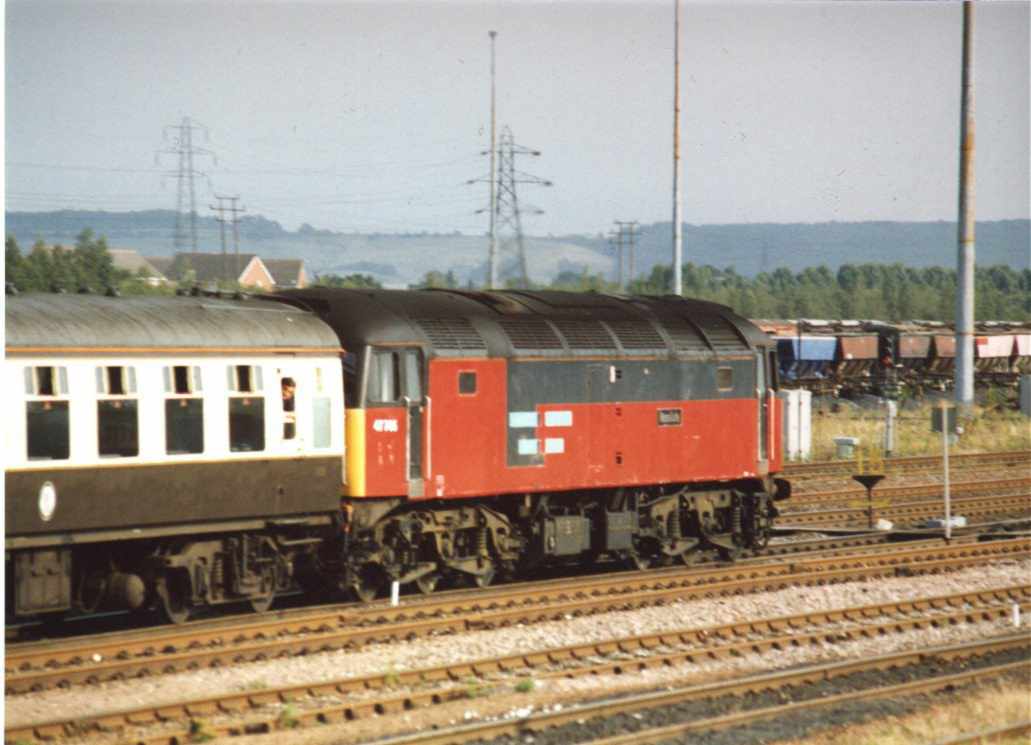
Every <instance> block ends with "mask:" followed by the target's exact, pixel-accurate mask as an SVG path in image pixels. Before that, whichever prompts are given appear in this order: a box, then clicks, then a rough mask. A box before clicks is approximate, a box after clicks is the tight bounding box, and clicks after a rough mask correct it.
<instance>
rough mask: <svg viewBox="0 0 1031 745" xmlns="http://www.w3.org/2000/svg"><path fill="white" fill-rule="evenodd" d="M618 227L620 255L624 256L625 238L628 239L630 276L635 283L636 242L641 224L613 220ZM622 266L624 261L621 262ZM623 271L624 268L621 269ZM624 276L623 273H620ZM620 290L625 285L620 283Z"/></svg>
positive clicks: (634, 221) (633, 221) (635, 221)
mask: <svg viewBox="0 0 1031 745" xmlns="http://www.w3.org/2000/svg"><path fill="white" fill-rule="evenodd" d="M613 222H614V223H615V224H616V227H617V228H618V229H619V244H620V255H622V247H623V245H624V240H623V239H624V238H626V246H627V247H628V249H629V251H628V252H627V254H628V259H629V260H628V262H627V263H628V269H629V271H628V275H629V277H630V282H633V281H634V241H635V239H636V238H637V228H638V225H639V224H640V223H638V222H637V220H613ZM621 264H622V261H621ZM620 269H621V270H622V266H621V267H620ZM620 273H621V274H622V271H621V272H620ZM620 289H624V288H623V283H622V282H620Z"/></svg>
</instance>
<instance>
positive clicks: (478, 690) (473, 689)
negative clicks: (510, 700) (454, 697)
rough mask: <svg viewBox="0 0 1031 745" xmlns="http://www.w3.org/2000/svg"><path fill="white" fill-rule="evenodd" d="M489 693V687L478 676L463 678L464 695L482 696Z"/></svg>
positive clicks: (471, 696)
mask: <svg viewBox="0 0 1031 745" xmlns="http://www.w3.org/2000/svg"><path fill="white" fill-rule="evenodd" d="M488 693H490V687H489V686H485V685H484V684H483V681H481V680H480V679H479V678H466V680H465V697H466V698H482V697H484V696H486V695H487V694H488Z"/></svg>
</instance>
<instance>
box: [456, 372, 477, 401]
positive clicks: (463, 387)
mask: <svg viewBox="0 0 1031 745" xmlns="http://www.w3.org/2000/svg"><path fill="white" fill-rule="evenodd" d="M458 393H459V394H461V395H463V396H472V395H474V394H475V393H476V373H474V372H460V373H458Z"/></svg>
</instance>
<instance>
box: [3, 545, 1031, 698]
mask: <svg viewBox="0 0 1031 745" xmlns="http://www.w3.org/2000/svg"><path fill="white" fill-rule="evenodd" d="M1029 555H1031V539H1009V540H1001V541H993V542H989V543H966V544H961V545H951V546H949V545H945V544H941V543H939V544H938V545H936V546H928V545H923V546H921V547H920V548H906V549H903V550H895V551H881V552H860V553H856V554H851V555H844V556H833V557H822V558H809V559H804V560H800V561H795V562H791V563H781V564H776V565H761V564H760V565H753V566H751V567H728V568H726V569H724V570H719V571H718V572H715V573H714V572H712V571H708V572H706V571H703V572H698V571H694V572H692V571H690V570H685V571H683V572H682V573H681V574H680V575H679V576H678V577H674V576H669V578H668V579H667V581H665V582H662V583H658V584H656V583H649V585H648V586H647V587H644V588H641V587H639V586H638V587H637V588H636V589H629V590H626V591H624V592H613V593H609V594H604V595H603V594H598V595H590V594H585V593H572V592H564V593H562V594H561V595H556V594H551V595H545V598H546V601H547V602H546V604H540V602H534V603H526V604H515V605H509V606H507V607H504V608H496V609H493V610H490V609H488V610H482V609H476V610H474V609H463V610H460V611H459V612H457V613H449V614H448V615H439V616H437V615H434V616H427V617H425V618H422V619H416V620H409V619H407V618H399V619H395V620H393V621H392V622H387V623H384V624H382V625H376V624H373V625H369V626H350V627H344V628H338V629H330V630H326V631H313V632H310V633H308V634H304V635H300V636H297V637H294V638H277V637H276V636H275V635H273V634H271V633H269V634H266V635H265V637H266V638H251V639H249V640H246V641H242V642H240V643H229V642H232V641H233V639H232V638H230V639H225V638H220V641H219V642H218V643H215V644H213V645H211V646H200V645H199V644H194V643H191V642H190V636H189V634H188V633H187V634H185V635H184V636H182V637H181V639H180V641H179V646H178V647H174V648H173V649H174V651H170V652H167V653H159V652H158V650H159V649H164V648H165V647H159V646H158V645H157V644H155V643H153V641H152V643H151V644H150V645H149V646H148V647H147V648H146V649H145V650H144V652H143V653H142V654H140V655H139V656H137V657H129V656H128V655H127V653H126V652H125V650H124V649H120V650H119V651H118V652H115V654H114V658H113V659H102V660H101V661H100V662H97V663H93V664H88V663H87V664H83V663H85V660H83V659H82V654H81V652H79V653H77V654H76V658H75V659H74V660H73V662H72V663H69V664H68V666H67V667H55V666H48V667H44V668H31V669H18V668H21V667H24V665H17V664H15V665H13V666H12V667H13V668H14V669H12V670H10V671H9V672H8V673H7V675H6V680H5V685H6V690H7V691H8V693H12V694H13V693H18V692H28V691H32V690H40V689H44V688H47V687H51V686H56V685H71V684H75V683H92V682H100V681H103V680H112V679H115V680H117V679H124V678H129V677H135V676H140V675H149V674H155V673H170V672H175V671H178V670H185V669H196V668H199V667H202V666H211V665H216V664H222V665H226V664H239V663H241V662H246V661H249V660H255V659H265V658H268V657H271V656H278V655H303V654H312V653H315V652H320V651H328V650H332V649H341V648H351V649H353V648H358V647H361V646H364V645H367V644H370V643H374V642H385V641H386V642H388V641H392V640H397V639H407V638H414V637H419V636H426V635H430V634H434V635H439V634H454V633H459V632H462V631H468V630H474V629H485V628H497V627H502V626H506V625H512V624H515V623H541V622H544V621H549V620H553V619H562V618H566V617H569V616H577V615H588V614H595V613H601V612H606V611H612V610H620V609H627V608H643V607H650V606H656V605H665V604H668V603H671V602H675V601H684V600H691V599H698V598H705V597H719V596H727V595H737V594H744V593H752V592H759V591H770V590H780V589H784V588H786V587H792V586H813V585H822V584H832V583H840V582H846V581H851V580H856V579H870V578H876V577H891V576H897V575H899V574H900V573H901V574H906V575H910V574H920V573H924V572H939V571H948V570H950V569H956V568H962V567H965V566H970V565H971V564H974V565H976V564H980V563H984V562H985V561H992V560H995V559H997V558H1000V557H1011V558H1014V557H1021V556H1029ZM742 570H744V571H743V572H742ZM621 587H623V588H624V589H625V588H627V585H625V584H621ZM631 587H632V586H631ZM523 592H524V594H525V593H526V592H527V591H526V590H524V591H523ZM194 641H196V640H194ZM112 644H114V645H115V646H113V647H109V648H108V653H109V654H110V653H111V651H113V650H118V649H119V647H118V646H117V643H116V642H112ZM167 646H169V645H167V644H166V647H167ZM66 653H67V652H66ZM55 656H56V655H55ZM22 659H23V660H24V659H25V658H22ZM11 662H12V661H9V665H10V663H11ZM13 662H15V663H17V662H18V660H13ZM76 663H77V664H76Z"/></svg>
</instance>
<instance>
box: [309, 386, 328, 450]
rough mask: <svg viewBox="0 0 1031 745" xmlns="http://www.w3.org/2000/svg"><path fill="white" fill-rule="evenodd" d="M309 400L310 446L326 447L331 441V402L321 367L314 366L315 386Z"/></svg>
mask: <svg viewBox="0 0 1031 745" xmlns="http://www.w3.org/2000/svg"><path fill="white" fill-rule="evenodd" d="M311 401H312V416H311V421H312V435H313V436H312V447H316V448H328V447H329V446H330V445H331V444H332V442H333V402H332V400H331V399H330V398H329V395H328V394H327V393H326V381H325V378H324V377H323V372H322V368H321V367H316V368H315V387H314V395H313V396H312V400H311Z"/></svg>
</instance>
